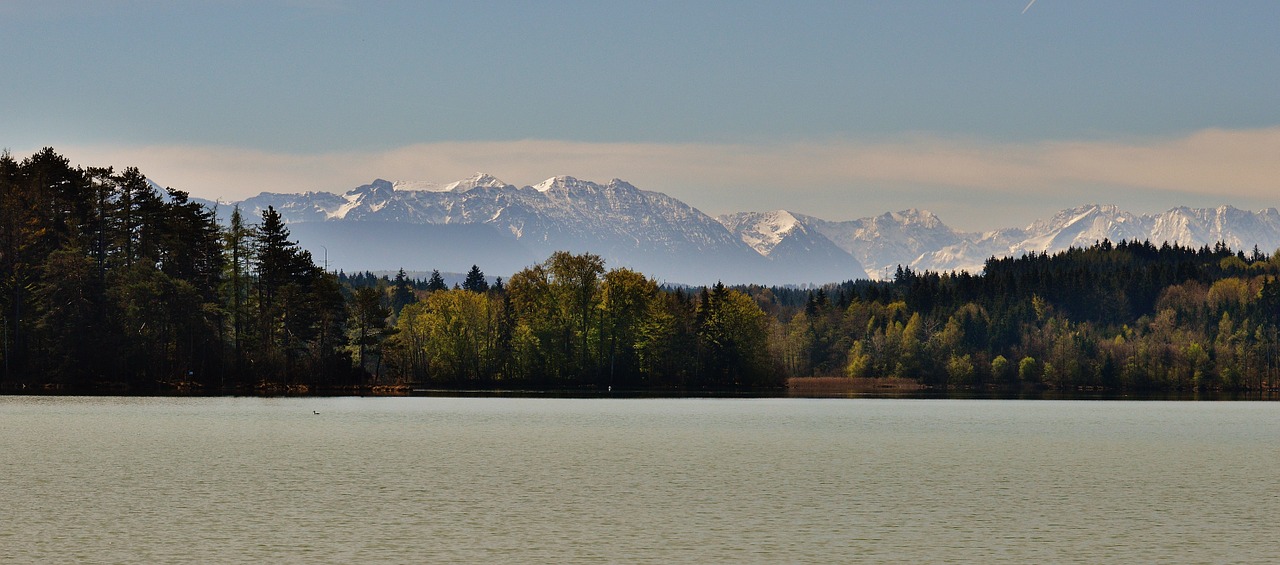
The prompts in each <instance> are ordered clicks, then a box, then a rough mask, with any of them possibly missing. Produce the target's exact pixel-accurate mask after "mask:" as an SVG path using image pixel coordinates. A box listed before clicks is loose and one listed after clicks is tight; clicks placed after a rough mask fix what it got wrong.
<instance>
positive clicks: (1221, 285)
mask: <svg viewBox="0 0 1280 565" xmlns="http://www.w3.org/2000/svg"><path fill="white" fill-rule="evenodd" d="M1278 273H1280V252H1277V253H1276V254H1272V255H1266V254H1264V253H1262V252H1261V251H1260V250H1258V249H1254V250H1252V252H1251V253H1250V254H1245V253H1243V252H1237V251H1232V250H1230V249H1227V248H1226V247H1225V246H1224V245H1218V246H1216V247H1212V248H1211V247H1202V248H1199V249H1192V248H1185V247H1179V246H1170V245H1161V246H1158V247H1157V246H1155V245H1153V244H1151V243H1149V242H1120V243H1117V244H1113V243H1111V242H1109V241H1102V242H1099V243H1097V244H1096V245H1094V246H1092V247H1088V248H1084V249H1076V248H1073V249H1070V250H1068V251H1065V252H1061V253H1057V254H1053V255H1048V254H1043V253H1041V254H1030V255H1025V256H1022V257H1018V258H1002V259H996V258H993V259H991V260H989V261H988V262H987V264H986V269H985V273H984V274H983V275H980V276H976V275H971V274H968V273H933V272H914V271H911V270H909V269H902V268H900V269H899V270H898V272H897V274H896V276H895V277H894V279H893V280H892V281H883V282H873V281H865V280H863V281H850V282H847V283H843V284H839V285H828V286H825V287H821V288H813V289H797V288H787V287H761V286H739V287H732V288H730V287H726V286H724V285H720V284H717V285H715V286H712V287H709V288H666V287H661V286H659V285H658V284H657V283H656V282H655V281H654V280H653V279H652V278H649V277H647V276H645V275H644V274H643V273H638V272H635V271H632V270H628V269H625V268H614V269H608V268H606V265H605V264H604V261H603V260H602V259H601V258H600V257H599V256H596V255H592V254H589V253H583V254H577V255H575V254H571V253H568V252H556V253H553V254H552V255H551V256H550V257H549V258H547V259H546V260H545V261H543V262H541V263H538V264H534V265H531V266H528V267H526V268H524V269H522V270H520V271H518V272H516V273H514V274H513V275H512V276H510V277H509V278H508V279H507V280H505V281H504V280H502V279H501V278H499V279H496V280H494V281H493V282H492V283H491V282H490V279H489V278H488V277H486V276H485V275H484V273H483V271H482V270H481V268H480V267H479V266H473V267H472V269H471V271H470V272H468V273H467V274H466V277H465V279H463V282H462V283H461V284H459V285H457V286H455V287H454V288H448V287H447V286H446V284H445V283H444V280H443V278H442V277H441V276H440V273H439V272H433V273H432V276H430V277H429V278H428V279H427V280H416V279H410V278H408V277H407V276H406V275H405V273H404V271H403V270H402V271H400V272H399V273H398V274H397V275H396V276H395V277H394V278H389V277H386V276H375V275H373V274H371V273H354V274H347V273H333V272H328V271H326V270H325V269H324V268H322V267H321V266H318V265H316V262H315V259H314V258H313V257H312V256H311V254H310V253H308V252H307V251H305V250H303V249H302V248H301V247H299V245H298V243H297V242H296V241H294V240H293V239H292V237H291V234H290V231H289V228H288V225H287V224H285V223H284V221H283V220H282V218H281V216H280V214H279V213H278V212H277V211H276V210H275V209H274V208H270V207H268V208H267V209H266V210H264V211H262V213H261V215H260V216H258V217H245V216H244V215H242V214H241V213H240V211H239V210H238V209H233V210H232V211H231V213H230V214H229V221H227V222H226V223H225V224H220V223H219V222H218V221H217V216H216V211H215V210H211V209H209V208H207V207H204V206H201V205H199V204H196V203H193V202H191V201H190V199H189V197H188V195H187V194H186V193H184V192H182V191H180V190H176V189H172V188H169V189H159V188H157V187H155V186H154V185H152V184H151V183H150V182H149V181H147V179H146V177H145V176H144V175H143V174H142V173H141V172H140V171H138V170H137V169H134V168H126V169H124V170H122V171H117V170H115V169H114V168H111V167H106V168H94V167H90V168H85V167H75V166H72V165H71V164H70V163H69V162H68V161H67V159H66V158H64V157H62V156H60V155H58V154H57V153H56V152H54V151H53V150H52V149H45V150H42V151H40V152H38V153H36V154H35V155H32V156H31V157H29V158H25V159H22V160H21V161H19V160H17V159H15V158H13V157H12V156H10V155H9V154H7V153H5V154H4V155H2V156H0V315H2V316H3V319H2V320H0V321H2V322H3V336H2V337H3V349H2V350H0V355H2V356H3V372H2V373H0V390H4V391H33V390H62V391H88V392H130V393H168V392H199V393H207V394H232V393H234V394H281V393H304V392H331V393H342V392H354V391H370V390H373V391H378V390H402V391H403V390H408V389H409V388H411V387H423V388H454V389H458V388H465V389H486V388H492V389H500V388H531V389H548V390H550V389H556V390H569V389H583V388H596V389H605V388H609V387H612V388H616V389H633V390H654V389H669V390H682V389H684V390H687V389H696V390H723V389H736V388H777V387H782V386H784V385H785V383H786V380H787V379H788V378H790V377H808V376H844V377H855V378H866V379H875V378H884V377H890V378H897V379H908V380H912V381H916V382H918V383H920V384H922V385H926V386H931V387H937V388H944V387H947V388H999V389H1011V388H1022V387H1034V388H1057V389H1075V388H1082V387H1084V388H1091V389H1093V388H1097V389H1106V390H1137V389H1155V390H1193V389H1194V390H1262V389H1274V388H1276V386H1277V383H1280V331H1278V330H1277V328H1278V325H1280V285H1278V284H1277V282H1276V275H1277V274H1278Z"/></svg>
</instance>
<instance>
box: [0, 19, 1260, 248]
mask: <svg viewBox="0 0 1280 565" xmlns="http://www.w3.org/2000/svg"><path fill="white" fill-rule="evenodd" d="M1024 7H1026V2H1025V1H1023V0H1013V1H1004V0H991V1H984V2H925V1H921V2H905V1H904V2H888V1H882V2H856V1H843V2H786V3H784V2H750V1H733V2H712V1H704V2H689V1H684V2H658V1H647V2H607V1H604V2H601V1H596V2H483V1H476V2H470V1H468V2H456V1H455V2H372V1H344V0H319V1H304V0H292V1H285V0H259V1H243V2H242V1H236V0H210V1H206V2H186V1H182V0H169V1H152V0H118V1H107V0H78V1H72V0H67V1H59V0H0V50H2V51H0V52H2V53H3V59H2V60H0V76H3V79H0V146H2V147H6V148H9V149H10V150H12V151H13V153H14V154H15V155H18V156H22V155H23V154H27V153H30V152H31V151H34V150H35V149H37V148H39V147H41V146H45V145H52V146H54V147H55V148H57V149H59V150H61V151H63V152H64V153H66V154H67V155H68V156H69V157H70V158H71V159H72V160H73V161H74V162H77V163H82V164H86V165H105V164H113V165H117V166H124V165H136V166H138V167H140V168H141V169H142V170H143V172H144V173H147V174H148V175H150V176H151V177H153V178H154V179H155V180H157V181H158V182H160V183H162V184H166V185H171V186H175V187H177V188H183V189H186V190H189V191H190V192H192V193H193V194H196V195H198V196H204V197H208V198H221V199H223V200H232V199H238V198H243V197H245V196H247V195H251V194H256V193H257V192H259V191H263V190H269V191H279V192H292V191H302V190H328V191H335V192H341V191H344V190H346V189H348V188H350V187H353V186H356V185H358V184H361V183H363V182H367V181H368V180H371V179H372V178H373V177H384V178H389V179H399V180H434V181H441V182H447V181H451V180H457V179H459V178H462V177H465V176H468V175H470V174H471V173H473V172H476V171H485V172H489V173H491V174H494V175H496V176H498V177H499V178H502V179H504V180H506V181H507V182H511V183H514V184H532V183H536V182H538V181H540V180H542V179H544V178H546V177H550V176H553V175H559V174H568V175H573V176H578V177H580V178H587V179H590V180H597V181H607V180H609V179H610V178H613V177H620V178H624V179H626V180H629V181H631V182H632V183H634V184H636V185H637V186H639V187H641V188H644V189H650V190H659V191H662V192H666V193H668V194H670V195H672V196H675V197H677V198H680V199H682V200H685V201H686V202H689V203H690V204H692V205H694V206H697V207H698V208H700V209H702V210H703V211H706V212H708V213H712V214H715V213H723V212H728V211H737V210H765V209H776V208H787V209H791V210H794V211H798V212H804V213H810V214H814V215H818V216H821V217H825V218H828V219H833V220H840V219H851V218H856V217H863V216H868V215H873V214H879V213H882V212H885V211H889V210H898V209H903V208H907V207H920V208H928V209H930V210H933V211H934V212H936V213H938V214H939V215H940V216H942V219H943V220H944V221H946V222H947V223H949V224H952V225H954V226H957V227H961V228H965V229H986V228H990V227H996V226H1003V225H1008V224H1021V223H1026V222H1029V221H1031V220H1033V219H1035V218H1037V217H1042V216H1047V215H1049V214H1051V213H1052V212H1053V211H1055V210H1057V209H1059V208H1062V207H1067V206H1074V205H1078V204H1084V203H1091V202H1102V203H1115V204H1120V205H1122V206H1125V207H1127V208H1130V209H1134V210H1135V211H1139V212H1148V211H1158V210H1163V209H1167V208H1169V207H1172V206H1175V205H1184V204H1185V205H1193V206H1216V205H1219V204H1233V205H1236V206H1238V207H1245V208H1255V209H1256V208H1261V207H1267V206H1276V205H1278V204H1280V198H1277V195H1280V190H1278V189H1280V165H1277V164H1276V163H1273V161H1280V159H1278V158H1277V157H1280V109H1278V108H1280V105H1277V101H1280V72H1277V69H1280V34H1276V33H1275V26H1276V22H1280V2H1274V1H1256V2H1247V1H1235V2H1183V1H1159V2H1136V1H1135V2H1121V1H1112V2H1101V1H1097V2H1095V1H1079V0H1073V1H1064V0H1037V1H1036V2H1035V3H1034V4H1033V5H1032V6H1031V7H1030V8H1029V9H1027V10H1026V12H1025V13H1023V9H1024Z"/></svg>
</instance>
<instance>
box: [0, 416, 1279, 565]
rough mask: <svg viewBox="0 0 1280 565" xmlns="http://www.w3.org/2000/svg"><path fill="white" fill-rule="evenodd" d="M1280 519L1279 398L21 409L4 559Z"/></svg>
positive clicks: (766, 546) (373, 551)
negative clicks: (1243, 400) (1109, 400)
mask: <svg viewBox="0 0 1280 565" xmlns="http://www.w3.org/2000/svg"><path fill="white" fill-rule="evenodd" d="M315 412H318V414H316V413H315ZM1278 517H1280V404H1276V403H1266V402H1252V403H1250V402H1118V401H1117V402H1087V401H1005V400H887V399H855V400H850V399H828V400H814V399H625V400H622V399H619V400H615V399H599V398H596V399H555V398H291V399H258V398H67V397H0V523H3V524H4V526H3V527H0V548H3V554H4V559H3V560H4V561H5V562H16V563H24V562H113V563H158V562H202V563H253V562H268V561H269V562H277V563H279V562H285V563H289V562H294V563H318V562H320V563H324V562H327V563H343V562H346V563H351V562H486V563H491V562H521V563H527V562H555V563H564V562H590V563H598V562H651V563H666V562H695V563H716V562H719V563H724V562H735V563H736V562H761V563H777V562H811V563H830V562H850V561H864V562H953V563H954V562H982V563H991V562H1009V563H1015V562H1016V563H1026V562H1080V563H1098V562H1110V563H1120V562H1206V563H1228V562H1238V563H1261V562H1276V561H1280V544H1277V533H1280V518H1278Z"/></svg>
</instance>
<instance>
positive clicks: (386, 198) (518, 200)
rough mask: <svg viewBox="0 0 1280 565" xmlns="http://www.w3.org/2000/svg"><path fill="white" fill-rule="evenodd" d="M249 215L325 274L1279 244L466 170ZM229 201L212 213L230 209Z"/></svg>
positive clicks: (259, 201) (379, 183) (810, 274)
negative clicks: (739, 198) (863, 213)
mask: <svg viewBox="0 0 1280 565" xmlns="http://www.w3.org/2000/svg"><path fill="white" fill-rule="evenodd" d="M231 204H239V206H240V208H241V211H242V213H243V214H245V215H246V218H247V219H249V220H250V221H256V220H255V219H256V218H258V217H260V214H261V211H262V210H265V209H266V208H267V207H268V206H274V207H275V209H276V210H278V211H279V212H280V214H281V215H282V216H283V217H284V219H285V220H286V221H287V222H289V228H290V230H291V231H292V233H293V236H294V237H295V238H297V239H298V241H299V243H300V244H301V245H302V246H303V247H304V248H307V249H309V250H311V251H312V253H313V255H314V256H315V257H316V259H317V260H318V261H327V262H328V265H329V267H330V268H332V269H344V270H348V271H357V270H394V269H398V268H404V269H406V270H410V271H422V270H430V269H439V270H441V271H453V272H462V271H465V270H467V269H469V268H470V266H471V265H473V264H475V265H479V266H480V267H481V269H483V270H484V271H485V272H486V273H487V274H489V275H497V276H507V275H510V274H511V273H513V272H515V271H517V270H520V269H522V268H524V267H527V266H529V265H532V264H534V263H537V262H539V261H541V260H543V259H545V258H546V257H547V256H549V255H550V254H551V253H552V252H554V251H558V250H567V251H571V252H575V253H580V252H591V253H596V254H598V255H600V256H602V257H603V258H604V259H605V260H606V262H607V265H608V266H609V267H611V268H612V267H628V268H631V269H634V270H637V271H640V272H642V273H645V274H647V275H649V276H652V277H655V278H657V279H658V280H659V281H664V282H670V283H688V284H709V283H713V282H716V281H724V282H725V283H730V284H733V283H760V284H821V283H827V282H838V281H845V280H850V279H861V278H876V279H881V278H887V277H891V276H893V273H894V271H895V270H896V269H897V267H898V266H899V265H901V266H904V267H910V268H912V269H915V270H934V271H951V270H967V271H970V272H974V273H978V272H981V270H982V268H983V264H984V263H985V261H986V260H987V259H988V258H990V257H992V256H1007V255H1013V256H1018V255H1022V254H1024V253H1029V252H1041V251H1046V252H1055V251H1059V250H1063V249H1066V248H1068V247H1071V246H1076V247H1083V246H1088V245H1092V244H1093V243H1095V242H1098V241H1101V240H1103V239H1110V240H1111V241H1120V240H1139V241H1141V240H1149V241H1151V242H1153V243H1156V244H1160V243H1163V242H1169V243H1179V244H1182V245H1188V246H1195V247H1200V246H1203V245H1213V244H1215V243H1217V242H1219V241H1221V242H1224V243H1226V244H1227V245H1229V246H1231V247H1232V248H1233V249H1239V250H1246V251H1248V250H1251V249H1252V248H1253V247H1254V246H1257V247H1258V248H1260V249H1261V250H1262V251H1264V252H1266V253H1270V252H1272V251H1274V250H1276V249H1277V248H1278V247H1280V212H1277V211H1276V209H1275V208H1268V209H1266V210H1262V211H1260V212H1250V211H1246V210H1239V209H1236V208H1232V207H1230V206H1221V207H1218V208H1215V209H1194V208H1184V207H1179V208H1173V209H1171V210H1169V211H1167V212H1164V213H1162V214H1156V215H1134V214H1131V213H1129V212H1126V211H1123V210H1120V209H1119V208H1117V207H1115V206H1105V205H1087V206H1080V207H1078V208H1074V209H1069V210H1063V211H1061V212H1059V213H1057V214H1056V215H1054V216H1053V217H1051V218H1048V219H1043V220H1038V221H1036V222H1033V223H1032V224H1031V225H1029V226H1026V227H1022V228H1018V227H1010V228H1005V229H1000V230H995V231H990V232H985V233H968V232H960V231H956V230H954V229H952V228H950V227H948V226H947V225H946V224H944V223H943V222H942V220H941V219H939V218H938V217H937V216H935V215H934V214H932V213H930V212H928V211H924V210H915V209H911V210H904V211H901V212H896V213H885V214H882V215H879V216H874V217H869V218H861V219H856V220H847V221H831V220H826V219H821V218H816V217H813V216H807V215H803V214H797V213H792V212H788V211H785V210H775V211H770V212H743V213H737V214H728V215H724V216H720V217H718V218H712V217H710V216H708V215H706V214H703V213H702V212H700V211H699V210H697V209H696V208H693V207H690V206H689V205H687V204H685V203H683V202H681V201H679V200H677V199H675V198H672V197H670V196H667V195H665V194H662V193H659V192H652V191H646V190H641V189H639V188H636V187H635V186H632V185H631V184H629V183H627V182H625V181H622V180H619V179H614V180H612V181H609V182H608V183H605V184H598V183H594V182H590V181H584V180H580V179H576V178H573V177H569V176H559V177H553V178H550V179H547V180H546V181H543V182H541V183H538V184H537V185H534V186H525V187H516V186H513V185H510V184H506V183H504V182H502V181H500V180H498V179H496V178H494V177H492V176H489V175H485V174H476V175H475V176H472V177H471V178H468V179H464V180H460V181H457V182H453V183H448V184H435V183H425V182H395V183H392V182H389V181H386V180H382V179H378V180H375V181H373V182H372V183H369V184H367V185H363V186H359V187H356V188H354V189H352V190H350V191H348V192H347V193H346V194H341V195H338V194H332V193H327V192H306V193H302V194H285V193H269V192H264V193H262V194H259V195H258V196H254V197H251V198H248V199H246V200H244V201H242V202H239V203H231ZM231 204H222V205H221V206H220V207H219V214H220V216H222V217H223V218H224V219H225V218H226V217H227V216H229V215H230V211H231V208H232V206H231Z"/></svg>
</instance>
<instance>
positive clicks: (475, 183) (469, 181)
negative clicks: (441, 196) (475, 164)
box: [442, 173, 507, 192]
mask: <svg viewBox="0 0 1280 565" xmlns="http://www.w3.org/2000/svg"><path fill="white" fill-rule="evenodd" d="M504 186H507V183H505V182H502V181H501V180H498V178H497V177H494V176H493V175H490V174H486V173H476V174H474V175H471V176H469V177H467V178H465V179H462V180H460V181H456V182H451V183H449V184H447V185H444V190H443V191H442V192H466V191H468V190H474V189H477V188H502V187H504Z"/></svg>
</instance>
